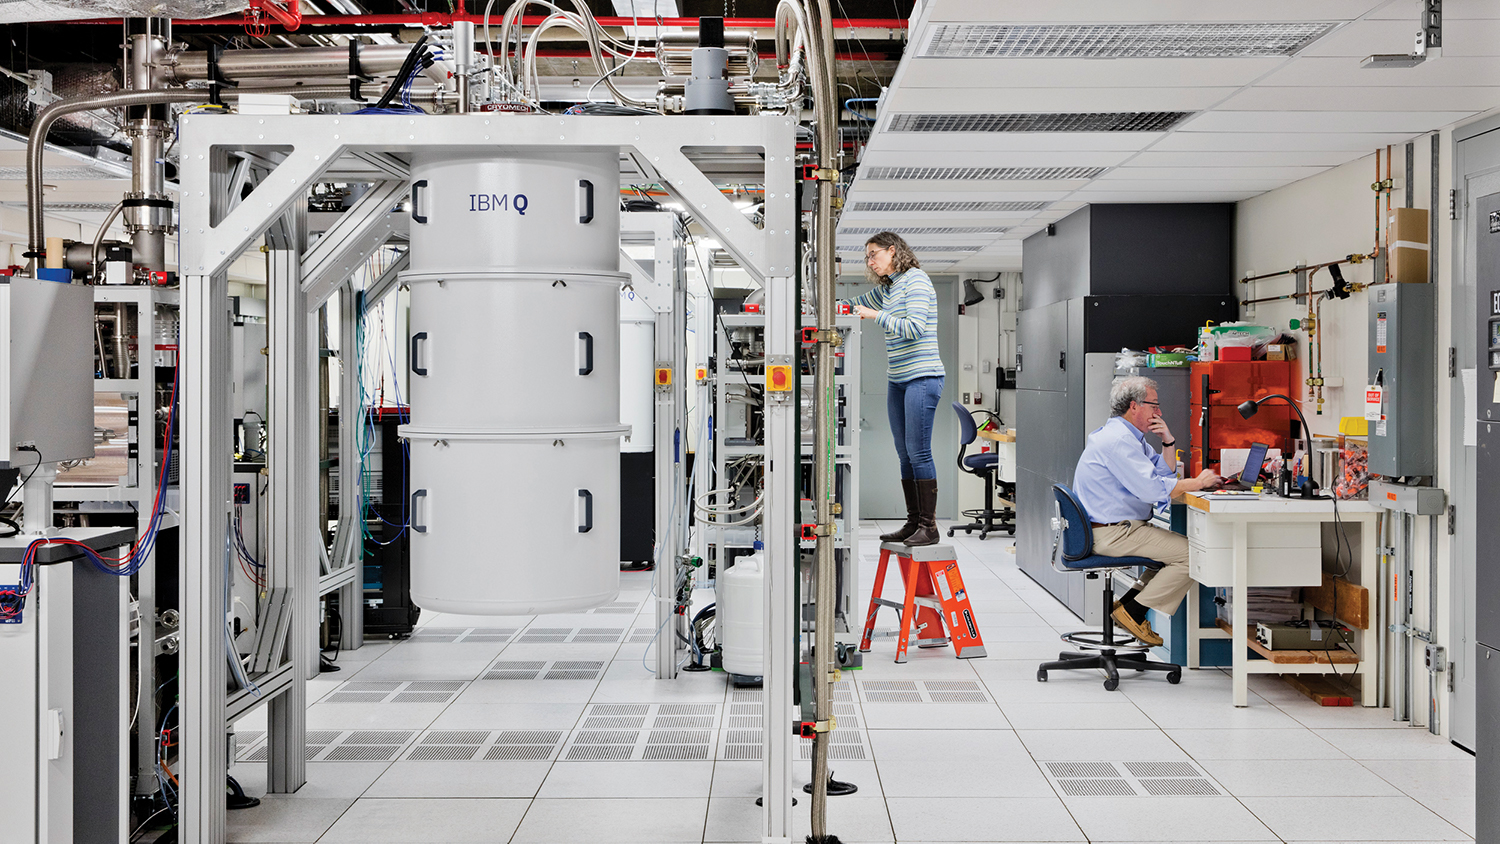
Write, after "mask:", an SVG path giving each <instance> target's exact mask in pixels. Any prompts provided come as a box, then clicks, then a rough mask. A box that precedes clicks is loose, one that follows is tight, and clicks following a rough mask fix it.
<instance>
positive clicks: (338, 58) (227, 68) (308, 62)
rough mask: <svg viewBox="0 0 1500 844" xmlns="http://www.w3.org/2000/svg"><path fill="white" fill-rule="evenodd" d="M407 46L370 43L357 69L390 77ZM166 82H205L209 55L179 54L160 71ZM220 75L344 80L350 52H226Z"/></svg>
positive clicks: (326, 49)
mask: <svg viewBox="0 0 1500 844" xmlns="http://www.w3.org/2000/svg"><path fill="white" fill-rule="evenodd" d="M410 52H411V45H410V44H372V45H368V46H365V47H361V48H360V50H359V67H360V70H361V71H363V72H364V73H365V74H366V75H367V76H389V75H390V74H392V73H395V72H396V71H398V70H400V69H401V64H402V63H403V62H405V61H406V56H407V54H408V53H410ZM163 71H164V75H165V79H166V81H167V82H169V83H174V84H178V85H181V84H184V83H187V82H202V81H206V80H207V79H208V53H206V52H201V51H195V52H185V53H178V54H177V56H176V59H175V60H174V61H172V62H171V63H170V64H169V65H168V66H167V67H165V68H163ZM219 72H220V73H221V74H222V75H223V78H224V79H227V80H229V81H230V82H240V81H244V80H248V79H288V78H291V79H309V78H318V77H325V78H344V77H347V76H348V75H349V51H348V50H347V49H345V48H343V47H306V48H294V49H286V50H226V51H224V53H222V54H221V55H220V56H219Z"/></svg>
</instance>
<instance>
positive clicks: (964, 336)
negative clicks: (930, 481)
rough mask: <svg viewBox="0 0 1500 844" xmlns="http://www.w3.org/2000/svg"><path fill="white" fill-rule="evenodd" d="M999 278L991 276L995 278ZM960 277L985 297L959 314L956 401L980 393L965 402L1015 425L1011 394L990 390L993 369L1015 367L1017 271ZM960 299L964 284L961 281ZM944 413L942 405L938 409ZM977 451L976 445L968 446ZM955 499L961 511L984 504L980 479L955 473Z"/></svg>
mask: <svg viewBox="0 0 1500 844" xmlns="http://www.w3.org/2000/svg"><path fill="white" fill-rule="evenodd" d="M997 275H998V276H999V277H998V278H996V276H997ZM959 278H960V279H973V280H974V286H975V287H976V288H978V289H979V292H980V293H983V294H984V300H983V301H981V302H979V303H978V304H975V305H971V306H969V307H968V308H967V309H966V313H965V314H964V315H962V316H960V317H959V318H958V373H957V381H956V387H957V389H956V395H957V396H959V398H960V400H961V399H962V396H963V394H964V393H970V394H972V393H975V392H978V393H979V394H980V403H979V404H978V405H975V404H973V402H972V401H971V402H970V404H969V406H970V407H975V408H983V409H985V410H990V411H994V412H996V413H998V414H999V415H1000V418H1001V419H1002V420H1004V422H1005V424H1006V425H1007V426H1011V425H1014V424H1015V413H1016V393H1015V390H1004V391H1002V392H1001V393H1000V394H999V395H996V392H995V369H996V367H1014V366H1015V365H1016V364H1015V314H1016V303H1017V302H1018V301H1020V295H1021V274H1020V273H1014V272H1006V273H998V274H996V273H986V274H978V273H972V274H971V273H965V274H963V275H961V276H960V277H959ZM997 288H999V289H1003V290H1004V291H1005V297H1004V298H1003V299H996V298H995V290H996V289H997ZM959 295H960V297H961V296H962V295H963V286H962V284H960V288H959ZM938 412H939V413H947V412H948V409H947V408H939V409H938ZM971 450H972V451H978V446H975V447H973V448H972V449H971ZM958 501H959V507H960V508H962V509H966V510H967V509H977V508H980V507H983V506H984V481H982V480H980V479H979V478H977V477H974V476H973V475H969V474H964V473H960V474H959V477H958Z"/></svg>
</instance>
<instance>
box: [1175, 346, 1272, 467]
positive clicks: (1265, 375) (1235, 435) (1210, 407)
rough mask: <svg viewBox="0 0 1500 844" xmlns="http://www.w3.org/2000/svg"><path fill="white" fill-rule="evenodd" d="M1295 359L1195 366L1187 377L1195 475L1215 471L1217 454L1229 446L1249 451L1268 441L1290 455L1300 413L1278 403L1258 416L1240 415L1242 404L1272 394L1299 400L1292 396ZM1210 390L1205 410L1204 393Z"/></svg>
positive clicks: (1191, 459)
mask: <svg viewBox="0 0 1500 844" xmlns="http://www.w3.org/2000/svg"><path fill="white" fill-rule="evenodd" d="M1294 363H1295V362H1294V361H1280V360H1256V361H1217V362H1214V363H1195V364H1193V371H1192V377H1191V378H1189V379H1188V383H1189V385H1190V389H1191V393H1192V410H1191V411H1190V419H1191V421H1192V423H1193V428H1192V450H1191V452H1190V453H1189V456H1188V466H1189V468H1190V469H1191V470H1192V474H1195V475H1196V474H1197V473H1198V472H1201V471H1203V469H1204V467H1205V466H1206V467H1208V468H1211V469H1212V468H1217V467H1218V465H1219V451H1220V450H1221V449H1225V448H1249V447H1250V446H1251V445H1252V444H1254V443H1265V444H1267V445H1269V446H1270V447H1271V448H1279V449H1281V451H1282V453H1283V454H1288V455H1290V454H1291V453H1292V450H1293V449H1294V448H1295V446H1294V444H1293V442H1292V420H1293V419H1295V418H1296V414H1295V413H1293V411H1292V409H1291V408H1290V407H1288V406H1287V405H1286V404H1285V403H1283V402H1279V401H1275V402H1268V403H1266V404H1263V405H1261V406H1260V412H1258V413H1256V414H1255V415H1254V416H1252V417H1250V418H1249V419H1246V418H1244V417H1242V416H1240V413H1239V409H1238V408H1239V405H1240V403H1241V402H1245V401H1249V400H1251V399H1258V398H1262V397H1264V396H1268V395H1270V394H1272V393H1280V394H1282V395H1284V396H1291V397H1292V398H1293V399H1295V398H1296V394H1295V393H1293V392H1292V378H1293V371H1292V367H1293V365H1294ZM1205 389H1206V390H1207V397H1208V401H1207V408H1206V412H1205V406H1204V394H1205V393H1204V391H1205Z"/></svg>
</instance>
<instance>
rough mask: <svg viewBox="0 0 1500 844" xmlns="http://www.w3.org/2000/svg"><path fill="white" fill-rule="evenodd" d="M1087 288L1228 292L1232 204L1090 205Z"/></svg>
mask: <svg viewBox="0 0 1500 844" xmlns="http://www.w3.org/2000/svg"><path fill="white" fill-rule="evenodd" d="M1091 209H1092V226H1091V229H1092V237H1091V239H1090V241H1089V293H1092V294H1094V295H1096V296H1097V295H1107V294H1129V293H1152V294H1172V293H1232V292H1233V290H1234V205H1233V204H1232V203H1213V204H1207V203H1204V204H1151V205H1143V204H1118V205H1094V206H1091Z"/></svg>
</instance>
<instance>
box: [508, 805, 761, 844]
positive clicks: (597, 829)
mask: <svg viewBox="0 0 1500 844" xmlns="http://www.w3.org/2000/svg"><path fill="white" fill-rule="evenodd" d="M752 805H753V804H752ZM707 812H708V799H707V798H675V799H663V798H640V797H638V798H634V799H607V800H606V799H571V800H535V801H532V804H531V808H530V809H529V810H528V811H527V812H526V818H525V819H524V820H523V821H521V826H520V828H519V829H517V830H516V833H515V837H513V838H511V839H510V840H511V842H512V844H567V842H586V844H675V842H698V841H702V840H703V824H704V819H705V817H706V815H707ZM489 840H491V841H493V840H495V839H489Z"/></svg>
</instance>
